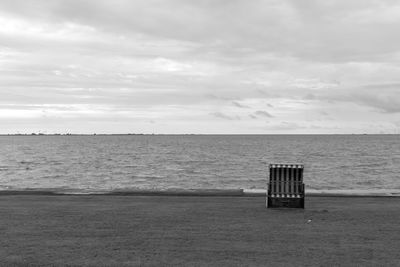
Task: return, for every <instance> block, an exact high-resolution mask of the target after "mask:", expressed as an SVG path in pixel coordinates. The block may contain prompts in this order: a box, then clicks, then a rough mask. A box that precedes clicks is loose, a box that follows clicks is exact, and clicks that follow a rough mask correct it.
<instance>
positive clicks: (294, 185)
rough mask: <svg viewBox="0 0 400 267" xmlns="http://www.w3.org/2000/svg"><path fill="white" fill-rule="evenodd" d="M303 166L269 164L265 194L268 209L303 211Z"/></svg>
mask: <svg viewBox="0 0 400 267" xmlns="http://www.w3.org/2000/svg"><path fill="white" fill-rule="evenodd" d="M303 171H304V166H303V165H298V164H270V165H269V183H268V193H267V207H268V208H279V207H288V208H302V209H304V183H303Z"/></svg>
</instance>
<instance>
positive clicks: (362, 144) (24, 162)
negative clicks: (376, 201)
mask: <svg viewBox="0 0 400 267" xmlns="http://www.w3.org/2000/svg"><path fill="white" fill-rule="evenodd" d="M271 163H281V164H283V163H289V164H304V166H305V171H304V183H305V185H306V192H314V193H345V194H388V195H396V194H400V135H53V136H50V135H35V136H33V135H32V136H30V135H28V136H27V135H21V136H18V135H17V136H11V135H10V136H0V190H49V191H54V192H67V193H76V194H84V193H96V192H109V191H115V190H128V191H129V190H160V191H162V190H174V189H190V190H192V189H193V190H196V189H244V190H245V192H263V191H265V190H266V188H267V182H268V166H269V164H271Z"/></svg>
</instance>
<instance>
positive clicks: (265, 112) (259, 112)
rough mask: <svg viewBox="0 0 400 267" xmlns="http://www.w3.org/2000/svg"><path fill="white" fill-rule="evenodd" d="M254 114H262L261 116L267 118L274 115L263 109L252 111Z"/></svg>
mask: <svg viewBox="0 0 400 267" xmlns="http://www.w3.org/2000/svg"><path fill="white" fill-rule="evenodd" d="M254 114H255V115H257V116H262V117H267V118H273V117H274V116H272V115H271V114H270V113H269V112H267V111H264V110H257V111H256V112H254Z"/></svg>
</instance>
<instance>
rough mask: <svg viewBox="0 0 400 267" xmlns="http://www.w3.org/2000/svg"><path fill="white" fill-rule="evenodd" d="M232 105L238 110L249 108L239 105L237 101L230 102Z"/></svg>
mask: <svg viewBox="0 0 400 267" xmlns="http://www.w3.org/2000/svg"><path fill="white" fill-rule="evenodd" d="M232 105H234V106H235V107H238V108H249V106H246V105H243V104H240V103H239V102H237V101H232Z"/></svg>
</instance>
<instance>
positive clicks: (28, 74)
mask: <svg viewBox="0 0 400 267" xmlns="http://www.w3.org/2000/svg"><path fill="white" fill-rule="evenodd" d="M399 29H400V2H399V1H391V0H352V1H348V0H335V1H333V0H324V1H320V0H318V1H311V0H302V1H299V0H291V1H290V0H276V1H275V0H263V1H262V0H251V1H248V0H158V1H157V0H126V1H125V0H124V1H122V0H51V1H45V0H35V1H34V0H1V1H0V133H2V134H7V133H31V132H42V133H48V134H50V133H156V134H157V133H158V134H168V133H170V134H180V133H182V134H184V133H194V134H340V133H343V134H351V133H400V35H399Z"/></svg>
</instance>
